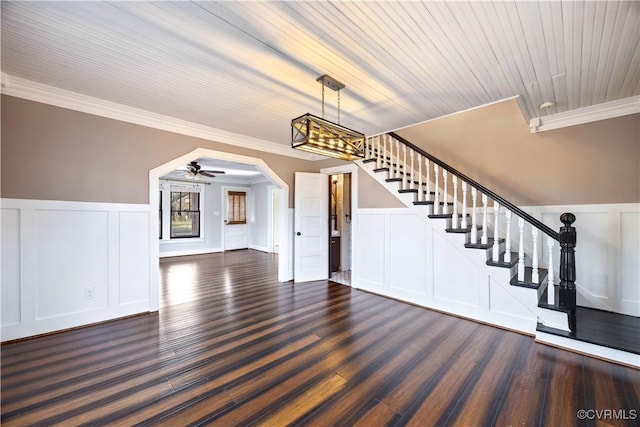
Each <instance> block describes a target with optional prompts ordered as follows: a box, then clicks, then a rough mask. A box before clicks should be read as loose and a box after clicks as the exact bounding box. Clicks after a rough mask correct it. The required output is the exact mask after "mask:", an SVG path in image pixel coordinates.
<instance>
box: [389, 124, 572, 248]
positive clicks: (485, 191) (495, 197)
mask: <svg viewBox="0 0 640 427" xmlns="http://www.w3.org/2000/svg"><path fill="white" fill-rule="evenodd" d="M387 135H389V136H391V137H393V138H395V139H397V140H398V141H400V142H402V143H403V144H404V145H406V146H407V147H409V148H411V149H413V151H415V152H417V153H420V154H421V155H423V156H424V157H426V158H428V159H429V160H431V161H432V162H433V163H435V164H437V165H438V166H440V167H442V168H444V169H446V170H447V171H448V172H450V173H452V174H454V175H457V176H458V178H459V179H462V180H463V181H466V183H467V184H468V185H470V186H471V187H474V188H476V189H477V190H478V191H480V192H481V193H483V194H486V195H487V196H489V197H491V199H493V200H495V201H497V202H499V203H500V204H501V205H502V206H505V207H506V208H508V209H509V210H510V211H511V212H513V213H514V214H515V215H517V216H519V217H520V218H522V219H524V220H525V221H527V222H528V223H529V224H531V225H533V226H534V227H536V228H537V229H538V230H541V231H542V232H543V233H544V234H546V235H547V236H549V237H551V238H552V239H554V240H556V241H560V237H559V234H558V232H557V231H554V230H553V229H552V228H551V227H549V226H548V225H546V224H543V223H542V222H541V221H539V220H537V219H536V218H534V217H532V216H531V215H529V214H528V213H526V212H525V211H523V210H522V209H520V208H519V207H517V206H516V205H514V204H513V203H511V202H510V201H508V200H506V199H504V198H503V197H501V196H499V195H498V194H496V193H494V192H493V191H491V190H489V189H488V188H486V187H485V186H483V185H481V184H478V183H477V182H476V181H474V180H473V179H471V178H469V177H468V176H466V175H465V174H463V173H461V172H459V171H458V170H456V169H455V168H453V167H451V166H449V165H447V164H446V163H444V162H443V161H441V160H439V159H437V158H435V157H433V156H432V155H431V154H429V153H427V152H426V151H424V150H423V149H421V148H419V147H417V146H415V145H414V144H412V143H411V142H409V141H407V140H406V139H404V138H403V137H401V136H400V135H398V134H396V133H395V132H389V133H388V134H387Z"/></svg>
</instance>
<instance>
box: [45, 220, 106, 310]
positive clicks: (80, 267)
mask: <svg viewBox="0 0 640 427" xmlns="http://www.w3.org/2000/svg"><path fill="white" fill-rule="evenodd" d="M35 219H36V233H35V235H36V241H35V248H36V257H37V259H36V265H35V267H36V289H35V290H36V299H35V305H36V320H45V319H50V318H53V317H61V316H69V315H73V314H74V313H79V312H82V311H90V310H96V309H98V308H105V307H106V306H107V300H108V291H109V290H108V281H109V274H108V271H109V252H108V249H109V212H108V211H102V212H100V211H78V210H66V209H65V210H52V209H36V210H35ZM90 288H91V289H92V291H93V298H91V299H89V298H87V297H86V296H85V292H86V291H88V290H89V289H90Z"/></svg>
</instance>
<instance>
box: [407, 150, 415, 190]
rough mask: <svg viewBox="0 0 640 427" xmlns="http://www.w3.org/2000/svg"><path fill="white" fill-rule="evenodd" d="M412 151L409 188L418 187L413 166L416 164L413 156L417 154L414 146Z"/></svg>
mask: <svg viewBox="0 0 640 427" xmlns="http://www.w3.org/2000/svg"><path fill="white" fill-rule="evenodd" d="M410 153H411V176H410V179H409V188H412V189H415V188H416V182H415V179H414V176H413V175H414V172H413V168H414V164H413V157H414V156H415V151H414V150H413V148H412V149H411V151H410Z"/></svg>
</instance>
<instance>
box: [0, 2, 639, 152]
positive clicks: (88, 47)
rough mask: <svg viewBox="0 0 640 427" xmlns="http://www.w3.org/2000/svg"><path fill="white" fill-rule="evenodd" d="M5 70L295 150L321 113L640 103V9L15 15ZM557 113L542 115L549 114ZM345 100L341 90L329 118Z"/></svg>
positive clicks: (8, 8) (122, 9)
mask: <svg viewBox="0 0 640 427" xmlns="http://www.w3.org/2000/svg"><path fill="white" fill-rule="evenodd" d="M1 7H2V71H3V72H5V73H7V74H9V75H10V76H17V77H22V78H26V79H30V80H33V81H36V82H41V83H45V84H48V85H52V86H56V87H59V88H62V89H67V90H71V91H75V92H79V93H81V94H86V95H91V96H94V97H98V98H102V99H105V100H109V101H115V102H118V103H122V104H125V105H128V106H132V107H138V108H142V109H145V110H149V111H152V112H157V113H161V114H165V115H168V116H173V117H176V118H179V119H183V120H189V121H192V122H196V123H200V124H204V125H208V126H211V127H214V128H218V129H223V130H227V131H231V132H235V133H238V134H243V135H247V136H252V137H256V138H261V139H264V140H268V141H273V142H277V143H281V144H289V138H290V127H289V123H290V121H291V119H292V118H294V117H297V116H299V115H301V114H304V113H306V112H310V113H312V114H318V115H319V114H320V105H321V103H320V95H321V90H320V89H321V86H320V85H319V84H318V83H317V82H316V78H317V77H318V76H319V75H321V74H325V73H327V74H329V75H331V76H333V77H335V78H336V79H338V80H339V81H341V82H343V83H344V84H345V85H346V88H345V89H344V90H342V92H341V93H342V96H341V107H342V120H341V121H342V123H343V124H344V125H345V126H348V127H351V128H354V129H357V130H360V131H364V132H365V133H367V134H375V133H379V132H383V131H388V130H392V129H396V128H399V127H403V126H408V125H411V124H414V123H418V122H421V121H424V120H427V119H431V118H435V117H439V116H442V115H445V114H449V113H453V112H456V111H461V110H465V109H468V108H471V107H475V106H479V105H482V104H486V103H490V102H493V101H497V100H500V99H504V98H507V97H511V96H515V95H520V96H521V99H520V103H521V106H522V108H523V114H524V116H525V118H526V119H528V118H530V117H534V116H541V115H545V114H554V113H558V112H563V111H568V110H573V109H576V108H580V107H586V106H590V105H595V104H599V103H603V102H607V101H612V100H615V99H620V98H626V97H630V96H634V95H638V94H640V47H639V46H640V3H637V2H624V1H623V2H620V1H607V2H604V1H599V2H559V1H554V2H515V1H504V2H502V1H501V2H408V1H402V2H399V1H390V2H351V1H343V2H325V1H316V2H276V1H264V2H254V1H252V2H227V1H224V2H198V3H192V2H176V3H172V2H68V3H67V2H42V3H31V2H11V1H3V2H2V6H1ZM544 101H553V102H555V106H554V107H552V108H550V109H548V110H546V111H541V110H540V109H538V106H539V105H540V104H541V103H542V102H544ZM336 105H337V97H336V94H335V93H334V92H331V91H328V92H327V98H326V106H327V118H328V119H330V120H334V121H335V120H336V119H337V118H336V111H335V110H336V108H335V107H336Z"/></svg>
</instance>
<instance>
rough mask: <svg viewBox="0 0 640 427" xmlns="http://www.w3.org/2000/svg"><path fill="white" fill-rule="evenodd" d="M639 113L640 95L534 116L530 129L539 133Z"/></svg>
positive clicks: (530, 122)
mask: <svg viewBox="0 0 640 427" xmlns="http://www.w3.org/2000/svg"><path fill="white" fill-rule="evenodd" d="M637 113H640V95H637V96H631V97H629V98H622V99H617V100H615V101H610V102H604V103H602V104H597V105H591V106H589V107H584V108H578V109H575V110H571V111H565V112H562V113H558V114H552V115H549V116H542V117H533V118H532V119H531V120H530V121H529V129H530V130H531V133H538V132H543V131H546V130H553V129H560V128H564V127H567V126H574V125H580V124H584V123H591V122H595V121H598V120H605V119H613V118H615V117H621V116H626V115H629V114H637Z"/></svg>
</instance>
